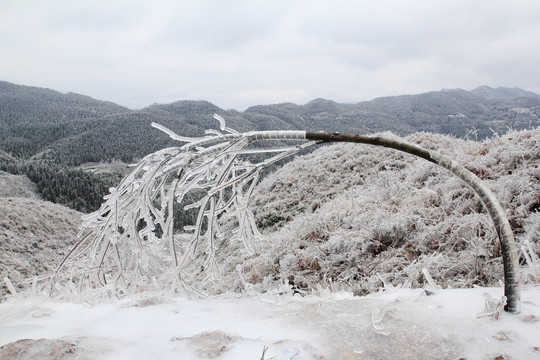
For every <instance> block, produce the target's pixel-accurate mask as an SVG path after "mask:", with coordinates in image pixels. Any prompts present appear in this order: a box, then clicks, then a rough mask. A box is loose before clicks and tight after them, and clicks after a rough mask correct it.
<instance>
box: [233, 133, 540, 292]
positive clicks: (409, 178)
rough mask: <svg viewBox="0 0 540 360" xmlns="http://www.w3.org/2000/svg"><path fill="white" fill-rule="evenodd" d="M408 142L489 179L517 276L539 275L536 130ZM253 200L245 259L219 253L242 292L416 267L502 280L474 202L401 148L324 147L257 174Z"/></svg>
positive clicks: (424, 136)
mask: <svg viewBox="0 0 540 360" xmlns="http://www.w3.org/2000/svg"><path fill="white" fill-rule="evenodd" d="M384 136H385V137H392V136H394V135H392V134H384ZM406 141H408V142H409V143H413V144H417V145H419V146H420V147H423V148H426V149H433V150H436V151H438V152H440V153H443V154H445V155H448V156H450V157H452V158H454V159H456V160H457V161H458V162H459V163H461V164H463V165H464V166H465V167H467V168H468V169H470V170H471V171H473V172H474V173H475V174H476V175H477V176H479V177H480V178H481V179H482V180H484V181H485V182H486V183H487V184H488V186H489V187H490V188H491V189H492V191H494V192H495V194H496V195H497V197H498V198H499V199H500V201H501V203H502V205H503V207H505V209H506V210H507V216H508V218H509V219H510V221H511V224H512V228H513V231H514V233H515V235H516V241H517V243H518V247H519V248H521V252H520V261H521V262H522V264H523V265H524V267H523V280H524V281H534V282H538V280H539V279H540V264H539V263H538V254H540V225H539V224H540V209H539V207H540V168H539V166H540V129H536V130H530V131H519V132H518V131H511V132H509V133H508V134H507V135H505V136H503V137H495V138H493V139H491V140H488V141H485V142H483V143H478V142H474V141H464V140H460V139H455V138H452V137H449V136H445V135H435V134H429V133H417V134H413V135H411V136H409V137H407V138H406ZM252 202H253V212H254V214H255V218H256V221H257V224H259V226H260V229H261V231H262V232H263V233H264V234H265V235H266V236H267V239H266V240H265V241H264V242H262V243H260V247H259V248H258V249H257V253H256V254H255V255H253V256H251V257H249V258H248V259H247V260H245V261H244V260H243V259H237V258H235V256H234V255H233V254H231V253H228V254H229V255H227V256H226V257H229V258H230V259H235V260H236V261H238V264H241V268H242V275H243V277H244V279H246V280H247V282H248V283H249V284H248V285H249V288H250V289H257V290H258V291H267V290H268V289H270V288H272V289H278V288H280V287H283V286H284V285H285V286H288V287H289V289H290V290H292V291H295V292H300V293H305V292H311V291H314V290H317V289H320V288H321V287H323V288H329V289H347V290H352V291H354V292H355V293H358V294H366V293H369V292H373V291H376V290H378V289H380V288H382V287H385V286H412V287H421V286H425V283H426V279H425V276H424V275H423V273H422V269H424V268H426V269H428V271H429V273H430V274H431V275H432V277H433V278H434V280H435V282H436V283H438V284H440V285H442V286H445V287H446V286H452V287H470V286H472V285H481V286H488V285H496V284H498V282H499V281H500V280H501V279H502V278H503V275H502V274H503V269H502V259H501V253H500V246H499V241H498V238H497V234H496V232H495V229H494V226H493V223H492V221H491V219H490V218H489V216H488V214H487V213H486V211H485V210H484V209H483V206H482V203H481V202H480V200H479V199H478V198H477V197H476V196H475V195H474V193H473V191H472V190H470V189H468V188H467V187H466V186H464V185H463V183H462V182H461V181H460V180H459V179H457V178H456V177H454V176H452V175H451V174H449V173H448V172H447V171H446V170H444V169H441V168H439V167H437V166H435V165H433V164H430V163H428V162H426V161H423V160H421V159H417V158H414V157H413V156H409V155H407V154H400V153H396V152H393V151H390V150H388V149H382V148H375V147H370V146H366V145H353V144H343V145H332V146H327V147H323V148H321V149H318V150H316V151H315V152H313V153H311V154H309V155H305V156H302V157H299V158H297V159H295V160H294V161H292V162H291V163H289V164H287V165H285V166H284V167H283V168H282V169H280V170H278V171H277V172H276V173H275V174H273V175H272V176H269V177H267V178H266V179H264V180H263V181H262V182H261V184H260V186H259V187H258V188H257V189H256V190H255V192H254V196H253V199H252ZM225 251H226V250H225ZM284 259H286V261H284ZM231 267H232V266H231ZM230 281H234V278H232V279H231V280H230ZM237 283H238V282H237ZM272 285H273V287H271V286H272ZM237 288H238V289H242V288H245V284H241V283H238V286H237Z"/></svg>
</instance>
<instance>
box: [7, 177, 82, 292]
mask: <svg viewBox="0 0 540 360" xmlns="http://www.w3.org/2000/svg"><path fill="white" fill-rule="evenodd" d="M7 178H8V180H7V181H6V176H2V177H0V190H1V191H2V193H1V194H0V278H1V279H3V278H4V277H6V276H7V277H8V278H9V279H10V280H11V282H12V283H13V284H14V286H15V287H16V288H18V289H21V288H22V287H23V285H24V283H25V281H26V280H29V279H31V278H32V277H34V276H42V275H44V274H47V273H50V272H51V271H53V270H54V269H55V267H56V266H57V265H58V263H59V262H60V261H61V260H62V258H63V257H64V256H65V255H67V253H68V252H69V250H71V248H72V247H73V245H74V241H75V240H76V235H77V232H78V227H79V225H80V223H81V216H82V213H79V212H77V211H75V210H71V209H69V208H67V207H65V206H62V205H57V204H53V203H51V202H48V201H42V200H38V199H37V198H38V195H37V194H36V193H35V192H34V191H33V187H34V186H35V185H33V184H31V183H29V180H28V179H24V178H23V177H16V178H15V177H7ZM14 183H15V184H16V185H15V186H13V184H14ZM6 188H7V191H5V190H6ZM14 190H16V191H14ZM5 195H10V196H12V195H18V196H25V197H5ZM7 293H8V289H7V287H6V284H5V283H4V282H2V286H1V287H0V298H3V297H4V295H5V294H7Z"/></svg>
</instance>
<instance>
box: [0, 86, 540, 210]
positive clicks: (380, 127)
mask: <svg viewBox="0 0 540 360" xmlns="http://www.w3.org/2000/svg"><path fill="white" fill-rule="evenodd" d="M214 113H218V114H220V115H222V116H223V117H225V118H226V119H227V123H228V125H229V126H230V127H232V128H234V129H236V130H237V131H241V132H244V131H249V130H271V129H282V130H289V129H298V130H307V131H320V130H323V131H330V132H334V131H341V132H348V133H360V134H370V133H375V132H381V131H392V132H394V133H395V134H398V135H401V136H405V135H407V134H411V133H414V132H417V131H429V132H432V133H442V134H451V135H453V136H456V137H458V138H467V139H473V140H482V139H485V138H487V137H491V136H493V135H496V134H497V135H502V134H504V133H506V132H507V131H508V129H515V130H519V129H531V128H534V127H536V126H539V125H540V121H539V118H538V116H539V115H540V96H538V95H537V94H534V93H531V92H528V91H525V90H522V89H509V88H497V89H493V88H489V87H486V86H483V87H480V88H477V89H474V90H472V91H465V90H460V89H456V90H442V91H434V92H429V93H425V94H419V95H403V96H395V97H385V98H378V99H375V100H372V101H364V102H359V103H356V104H339V103H336V102H334V101H331V100H325V99H315V100H313V101H311V102H309V103H307V104H305V105H296V104H291V103H283V104H274V105H264V106H262V105H261V106H253V107H250V108H248V109H247V110H245V111H243V112H239V111H236V110H223V109H220V108H218V107H217V106H215V105H213V104H211V103H209V102H207V101H192V100H184V101H178V102H175V103H171V104H161V105H159V104H155V105H151V106H149V107H147V108H144V109H141V110H130V109H127V108H125V107H122V106H119V105H116V104H113V103H111V102H107V101H100V100H95V99H92V98H90V97H87V96H84V95H78V94H73V93H68V94H62V93H59V92H57V91H54V90H49V89H43V88H36V87H29V86H20V85H15V84H11V83H8V82H0V171H7V172H10V173H13V174H25V175H27V176H28V177H29V178H30V179H31V180H32V181H34V182H35V183H36V184H38V189H39V191H40V193H41V195H42V196H43V197H44V198H45V199H47V200H51V201H54V202H59V203H62V204H66V205H68V206H70V207H73V208H75V209H77V210H80V211H84V212H86V211H91V210H95V209H96V207H97V206H99V203H101V201H102V197H103V195H105V194H106V191H107V189H108V188H109V187H110V186H112V185H114V184H115V183H116V182H117V181H118V179H119V176H120V175H119V174H115V173H102V174H100V175H99V176H98V175H96V174H84V173H82V172H81V171H80V169H79V168H78V167H79V166H81V165H83V164H85V163H89V162H92V163H99V162H110V161H115V160H120V161H123V162H125V163H131V162H134V161H136V160H137V159H140V158H142V157H144V156H145V155H147V154H149V153H152V152H155V151H157V150H159V149H162V148H165V147H169V146H177V145H178V143H177V142H174V141H172V140H171V139H170V138H169V137H168V136H167V135H166V134H164V133H162V132H161V131H159V130H157V129H154V128H152V127H151V126H150V124H151V123H152V122H157V123H159V124H162V125H164V126H166V127H168V128H170V129H172V130H173V131H175V132H177V133H178V134H182V135H185V136H201V135H203V134H204V131H205V130H206V129H209V128H216V122H215V121H214V120H213V118H212V115H213V114H214ZM83 189H84V190H83Z"/></svg>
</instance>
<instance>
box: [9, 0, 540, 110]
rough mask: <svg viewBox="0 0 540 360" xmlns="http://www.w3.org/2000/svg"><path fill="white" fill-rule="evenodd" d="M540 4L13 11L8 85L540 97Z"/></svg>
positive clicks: (195, 92) (17, 6)
mask: <svg viewBox="0 0 540 360" xmlns="http://www.w3.org/2000/svg"><path fill="white" fill-rule="evenodd" d="M539 18H540V2H538V1H535V0H532V1H526V0H516V1H512V2H509V1H497V0H496V1H490V2H471V1H464V0H458V1H428V0H424V1H412V2H403V1H376V2H375V1H362V2H358V1H347V0H343V1H322V0H321V1H317V0H312V1H248V0H237V1H227V2H223V1H210V0H208V1H164V0H163V1H160V0H156V1H154V2H152V3H150V2H146V1H127V0H117V1H105V0H99V1H77V2H75V1H68V0H63V1H62V0H52V1H47V2H31V3H30V2H21V1H17V0H4V1H2V2H0V34H1V36H0V52H1V53H2V57H0V79H1V80H7V81H11V82H15V83H22V84H28V85H36V86H45V87H49V88H54V89H57V90H60V91H75V92H80V93H83V94H87V95H90V96H93V97H96V98H99V99H106V100H111V101H114V102H117V103H119V104H122V105H126V106H129V107H131V108H141V107H144V106H147V105H150V104H152V103H154V102H159V103H165V102H171V101H176V100H180V99H206V100H209V101H212V102H214V103H215V104H216V105H218V106H221V107H224V108H236V109H244V108H246V107H248V106H250V105H255V104H264V103H273V102H281V101H292V102H296V103H304V102H307V101H309V100H311V99H313V98H315V97H326V98H331V99H334V100H336V101H347V102H357V101H361V100H369V99H372V98H374V97H377V96H385V95H397V94H403V93H418V92H423V91H429V90H438V89H441V88H452V87H462V88H466V89H470V88H473V87H476V86H479V85H484V84H485V85H490V86H519V87H523V88H525V89H528V90H532V91H536V92H540V84H539V81H538V79H540V74H539V70H538V65H537V64H539V63H540V50H539V49H538V46H537V44H539V43H540V22H538V20H537V19H539Z"/></svg>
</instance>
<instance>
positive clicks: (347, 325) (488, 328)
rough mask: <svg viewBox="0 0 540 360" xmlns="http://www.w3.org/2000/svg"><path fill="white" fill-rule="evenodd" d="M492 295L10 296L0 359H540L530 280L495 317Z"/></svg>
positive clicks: (538, 293) (0, 319)
mask: <svg viewBox="0 0 540 360" xmlns="http://www.w3.org/2000/svg"><path fill="white" fill-rule="evenodd" d="M502 293H503V291H502V289H501V288H474V289H444V290H439V291H437V292H436V293H435V294H433V295H429V296H428V295H426V291H424V290H422V289H390V290H386V291H384V292H379V293H376V294H371V295H368V296H365V297H357V296H352V295H351V294H349V293H328V294H326V295H319V296H306V297H299V296H290V295H287V296H270V295H264V294H262V295H258V296H251V297H246V296H242V297H240V296H239V295H238V294H236V295H234V294H229V295H221V296H219V297H215V298H212V299H204V300H193V299H192V300H187V299H182V298H172V297H167V296H163V295H159V294H151V293H142V294H140V295H139V296H137V297H135V298H132V299H122V300H115V301H105V302H100V303H97V304H92V305H91V304H88V303H79V304H77V303H67V302H56V301H52V300H47V299H43V298H37V297H31V298H21V297H19V298H17V297H15V298H11V299H9V300H7V301H5V302H4V303H1V304H0V345H1V346H2V348H1V349H0V359H28V358H39V359H80V360H82V359H184V360H186V359H201V358H203V359H204V358H219V359H223V360H226V359H236V360H238V359H257V360H258V359H265V360H269V359H276V360H277V359H287V360H289V359H294V360H300V359H460V358H465V359H510V358H511V359H540V322H539V321H538V319H540V287H539V286H534V287H533V286H530V287H528V288H526V289H524V290H523V293H522V311H521V313H519V314H508V313H505V312H503V313H502V314H501V315H500V317H499V318H498V319H495V316H490V315H488V314H487V313H486V311H485V310H486V308H485V302H486V298H492V299H494V300H498V299H500V298H501V296H502ZM486 294H488V295H486ZM21 339H34V340H38V339H48V340H41V341H19V342H17V341H18V340H21ZM6 344H9V345H6ZM264 349H266V350H264Z"/></svg>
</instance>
